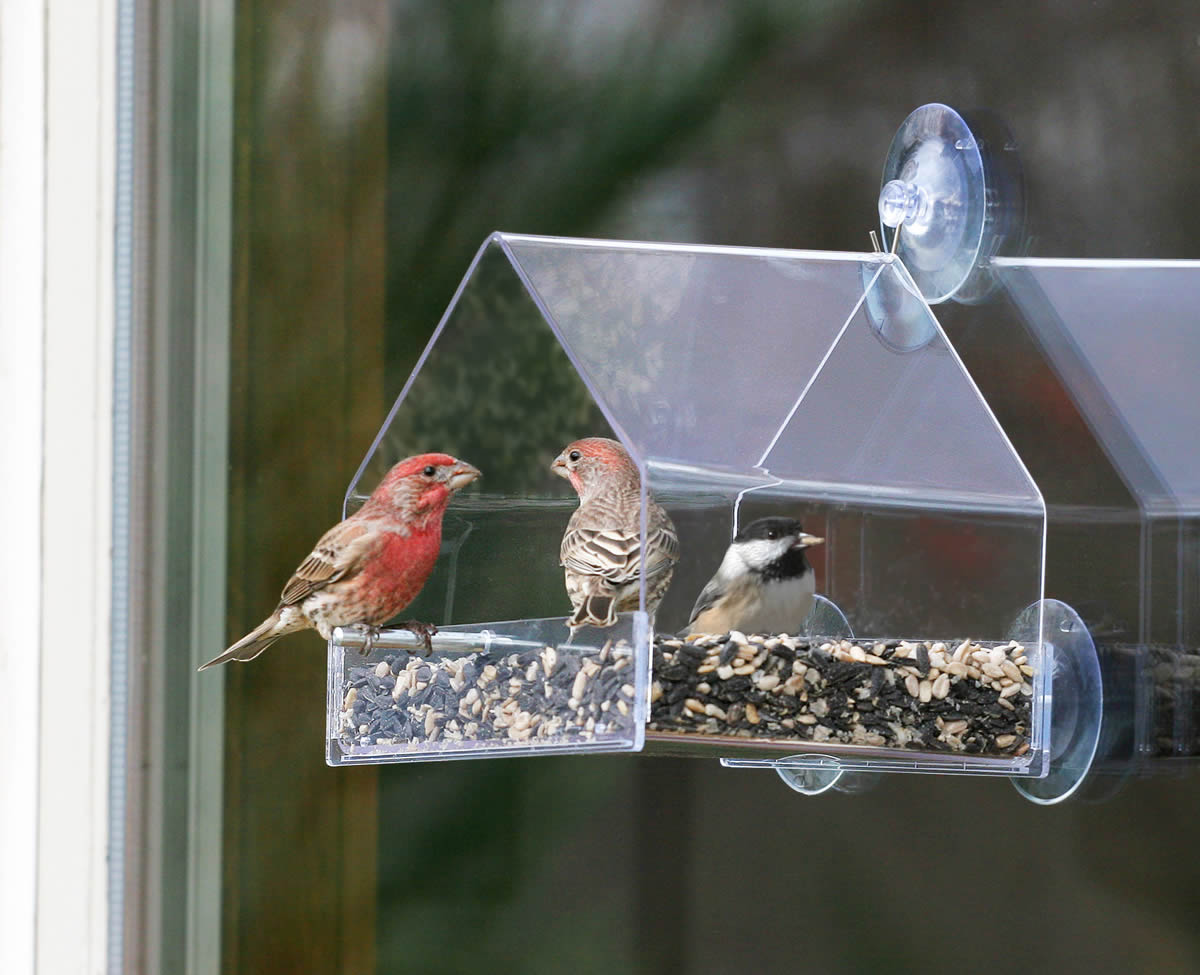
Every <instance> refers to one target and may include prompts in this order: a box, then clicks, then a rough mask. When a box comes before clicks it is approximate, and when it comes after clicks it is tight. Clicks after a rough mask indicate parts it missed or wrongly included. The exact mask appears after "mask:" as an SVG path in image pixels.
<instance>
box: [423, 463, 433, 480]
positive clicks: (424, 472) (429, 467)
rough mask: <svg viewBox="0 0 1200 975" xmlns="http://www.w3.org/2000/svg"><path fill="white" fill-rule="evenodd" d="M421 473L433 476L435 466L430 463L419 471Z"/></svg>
mask: <svg viewBox="0 0 1200 975" xmlns="http://www.w3.org/2000/svg"><path fill="white" fill-rule="evenodd" d="M421 473H422V474H424V475H425V476H426V477H433V475H434V474H436V473H437V468H436V467H434V466H433V465H432V464H430V465H429V466H428V467H426V468H425V470H423V471H421Z"/></svg>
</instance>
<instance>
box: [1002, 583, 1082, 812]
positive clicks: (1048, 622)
mask: <svg viewBox="0 0 1200 975" xmlns="http://www.w3.org/2000/svg"><path fill="white" fill-rule="evenodd" d="M1039 615H1040V616H1041V621H1042V623H1041V641H1042V663H1041V666H1042V668H1043V669H1044V670H1045V672H1046V675H1047V678H1048V679H1047V680H1046V681H1045V682H1044V683H1043V684H1042V689H1041V690H1040V691H1039V692H1036V696H1035V699H1034V707H1037V708H1042V709H1043V712H1046V711H1048V715H1047V716H1048V718H1049V722H1050V725H1049V726H1050V735H1049V756H1048V757H1049V763H1050V771H1049V772H1048V773H1047V774H1046V775H1045V776H1043V777H1042V778H1034V777H1032V776H1013V777H1012V779H1011V781H1012V784H1013V785H1014V786H1016V789H1017V791H1018V792H1019V793H1021V795H1023V796H1025V798H1026V799H1028V800H1030V801H1031V802H1036V803H1038V804H1040V805H1044V806H1049V805H1053V804H1054V803H1057V802H1062V801H1063V800H1064V799H1066V798H1068V797H1069V796H1071V795H1072V793H1074V792H1075V790H1076V789H1078V788H1079V786H1080V784H1081V783H1082V782H1083V780H1084V779H1085V778H1086V776H1087V774H1088V772H1089V770H1090V769H1091V767H1092V762H1093V761H1094V760H1095V757H1096V748H1097V746H1098V744H1099V742H1100V725H1101V716H1102V714H1103V703H1104V698H1103V691H1102V685H1101V681H1100V658H1099V657H1098V655H1097V654H1096V645H1095V643H1093V642H1092V636H1091V634H1090V633H1089V632H1088V628H1087V626H1086V625H1085V624H1084V622H1083V620H1081V619H1080V618H1079V614H1077V613H1076V612H1075V610H1073V609H1072V608H1071V607H1070V606H1068V605H1067V604H1066V603H1062V602H1059V601H1058V600H1057V599H1045V600H1042V601H1041V602H1040V603H1034V604H1033V605H1031V606H1029V607H1027V608H1026V609H1025V610H1024V611H1023V612H1022V613H1021V615H1020V616H1018V617H1017V620H1016V622H1015V623H1014V624H1013V628H1012V631H1011V633H1010V636H1011V637H1012V639H1014V640H1017V641H1019V642H1022V643H1025V644H1027V645H1032V644H1034V643H1035V642H1036V641H1037V640H1038V632H1039V631H1038V618H1039Z"/></svg>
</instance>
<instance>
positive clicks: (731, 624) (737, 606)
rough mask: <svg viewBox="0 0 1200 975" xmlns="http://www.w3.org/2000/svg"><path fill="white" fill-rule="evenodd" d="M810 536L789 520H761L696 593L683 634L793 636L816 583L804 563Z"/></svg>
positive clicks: (811, 540) (734, 543) (749, 528)
mask: <svg viewBox="0 0 1200 975" xmlns="http://www.w3.org/2000/svg"><path fill="white" fill-rule="evenodd" d="M823 541H825V539H823V538H817V537H816V536H815V535H809V534H808V533H807V532H805V531H804V529H803V528H802V527H801V526H800V522H798V521H796V520H795V519H794V518H760V519H758V521H755V522H751V523H750V524H749V525H747V526H746V527H745V528H743V529H742V530H741V531H740V532H738V534H737V536H736V537H735V538H734V540H733V541H732V542H731V543H730V545H729V548H728V549H727V550H726V552H725V558H724V559H722V561H721V566H720V568H718V569H717V574H716V575H714V576H713V577H712V579H710V580H709V582H708V585H707V586H705V587H704V589H703V591H702V592H701V593H700V597H699V598H698V599H697V600H696V605H695V607H694V608H693V609H692V615H691V618H690V619H689V620H688V626H687V632H688V633H727V632H728V631H729V630H741V631H742V632H743V633H796V632H798V631H799V629H800V627H801V624H803V622H804V619H805V617H807V616H808V612H809V610H810V609H811V608H812V604H813V592H814V591H815V579H814V575H813V570H812V566H810V565H809V564H808V560H807V559H806V558H805V557H804V550H805V549H806V548H807V547H808V546H810V545H818V544H820V543H821V542H823Z"/></svg>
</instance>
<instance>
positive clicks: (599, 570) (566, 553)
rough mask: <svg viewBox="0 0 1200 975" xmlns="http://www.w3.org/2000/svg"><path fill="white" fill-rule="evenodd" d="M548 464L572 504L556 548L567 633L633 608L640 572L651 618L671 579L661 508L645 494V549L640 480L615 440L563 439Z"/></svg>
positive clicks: (669, 533) (668, 532)
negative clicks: (566, 486) (574, 498)
mask: <svg viewBox="0 0 1200 975" xmlns="http://www.w3.org/2000/svg"><path fill="white" fill-rule="evenodd" d="M550 469H551V470H552V471H554V473H555V474H557V475H558V476H559V477H565V478H566V479H567V480H568V481H570V482H571V486H572V487H573V488H575V491H576V493H578V495H579V508H578V509H577V510H576V511H575V513H574V514H573V515H571V520H570V521H569V522H567V531H566V534H564V535H563V540H562V547H561V548H560V549H559V561H560V562H561V563H562V567H563V576H564V578H565V580H566V585H567V595H568V596H570V597H571V605H572V606H573V607H574V608H575V612H574V613H572V614H571V616H570V617H569V618H568V620H567V626H568V627H570V629H571V634H572V636H573V635H574V634H575V631H576V630H577V629H579V627H581V626H612V624H613V623H615V622H616V621H617V613H620V612H625V611H627V610H631V609H637V607H638V591H639V588H640V580H641V576H642V572H643V563H644V566H645V569H644V571H645V573H646V612H647V613H649V614H650V615H651V616H653V615H654V611H655V609H657V608H658V604H659V602H661V601H662V597H663V594H664V593H665V592H666V591H667V587H668V586H669V585H670V584H671V573H672V572H674V571H675V562H676V560H677V559H678V558H679V537H678V536H677V535H676V534H675V526H674V525H673V524H672V523H671V519H670V518H669V517H668V516H667V513H666V512H665V511H663V510H662V508H660V507H659V506H658V505H657V504H656V503H655V501H654V499H653V498H647V499H646V552H645V558H644V559H643V555H642V544H641V516H642V511H641V486H642V482H641V478H640V477H639V475H638V470H637V468H636V467H635V466H634V463H633V461H632V460H631V459H630V457H629V454H627V453H626V452H625V448H624V447H622V446H621V445H620V444H619V443H617V442H616V441H615V440H608V439H606V438H604V437H588V438H587V439H586V440H576V441H575V442H574V443H572V444H568V445H567V447H566V448H565V449H564V450H563V452H562V453H561V454H559V455H558V457H556V458H555V460H554V463H553V464H551V465H550Z"/></svg>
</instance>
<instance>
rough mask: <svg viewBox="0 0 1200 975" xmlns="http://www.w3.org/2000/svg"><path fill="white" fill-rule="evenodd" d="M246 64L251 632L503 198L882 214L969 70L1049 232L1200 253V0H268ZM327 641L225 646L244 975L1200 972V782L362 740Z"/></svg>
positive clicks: (1071, 252) (240, 386) (981, 326)
mask: <svg viewBox="0 0 1200 975" xmlns="http://www.w3.org/2000/svg"><path fill="white" fill-rule="evenodd" d="M236 65H237V76H236V94H237V115H236V119H235V127H236V150H235V179H236V186H235V212H234V222H235V241H234V255H233V273H234V301H233V308H232V318H233V333H234V352H233V355H234V359H233V363H232V368H233V404H232V406H233V410H232V415H233V416H234V420H233V423H232V425H231V431H230V437H231V471H230V519H229V526H230V528H229V531H230V538H229V544H230V562H229V578H230V592H229V634H230V637H231V638H234V637H236V636H238V635H240V634H241V633H243V632H245V631H246V630H247V629H248V628H249V627H250V626H251V625H253V624H254V623H256V622H257V621H258V620H259V619H260V618H261V617H262V616H263V614H264V613H265V612H266V611H267V609H269V608H270V606H272V605H273V604H274V601H275V600H276V599H277V596H278V591H279V586H280V585H281V583H282V581H283V580H284V579H286V578H287V575H288V573H289V572H290V571H291V570H292V568H293V567H294V566H295V565H296V564H297V563H298V562H299V560H300V559H301V558H302V557H303V555H304V554H305V553H306V552H307V551H308V545H309V544H310V543H311V541H312V540H313V539H314V538H316V537H317V535H318V534H319V532H320V531H321V530H323V529H324V528H325V527H326V526H327V525H328V524H329V523H330V522H332V521H333V520H334V519H335V518H336V517H337V515H338V511H339V502H340V499H341V497H342V494H343V492H344V490H345V488H346V485H347V483H348V482H349V480H350V478H351V476H352V475H353V472H354V471H355V469H356V468H357V466H358V463H359V462H360V460H361V458H362V456H363V455H364V453H365V452H366V450H367V449H368V447H369V446H370V444H371V441H372V438H373V437H374V434H375V432H376V430H377V429H378V427H379V424H380V423H381V421H382V420H383V418H384V416H385V415H386V413H387V410H388V408H389V407H390V405H391V403H392V401H393V400H394V398H395V396H396V395H397V393H398V392H399V390H400V389H401V387H402V385H403V383H404V381H405V379H406V378H407V376H408V374H409V372H410V370H411V368H412V366H413V365H414V363H415V361H416V359H417V357H418V355H419V354H420V352H421V350H422V348H423V347H424V345H425V343H426V341H427V339H428V337H429V335H430V333H431V332H432V330H433V328H434V327H435V326H436V324H437V322H438V320H439V319H440V317H441V315H442V313H443V312H444V310H445V308H446V307H447V305H448V303H449V302H450V300H451V298H452V296H453V294H454V292H455V288H456V287H457V285H458V283H459V281H460V280H461V278H462V276H463V274H464V273H465V271H466V269H467V267H468V264H469V262H470V261H471V259H472V257H473V256H474V254H475V252H476V251H477V249H478V248H479V246H480V244H481V243H482V242H483V240H484V239H485V238H486V236H487V234H488V233H490V232H491V231H493V230H497V229H503V230H509V231H516V232H525V233H535V234H562V235H572V236H594V237H622V238H630V239H651V240H677V241H688V242H695V243H724V244H745V245H763V246H782V247H799V248H811V249H829V250H855V251H858V250H865V249H868V247H869V244H868V238H867V234H868V231H869V230H870V229H872V228H873V227H876V226H877V223H878V221H877V218H876V211H875V199H876V195H877V192H878V186H879V176H880V171H881V168H882V164H883V160H884V157H885V154H886V151H887V147H888V145H889V143H890V141H891V138H892V135H893V133H894V132H895V130H896V128H897V127H898V126H899V124H900V122H901V121H902V120H903V119H904V118H905V116H906V115H907V114H908V113H909V112H910V111H911V110H912V109H913V108H915V107H917V106H919V105H921V104H924V103H926V102H931V101H943V102H946V103H949V104H951V105H954V106H956V107H960V108H964V109H967V108H976V107H980V108H987V109H990V110H992V111H994V112H996V113H997V114H998V115H999V116H1000V117H1002V118H1004V119H1005V120H1006V121H1007V122H1008V124H1009V126H1010V127H1011V128H1012V130H1013V132H1014V136H1015V138H1016V140H1017V142H1018V143H1019V146H1020V150H1021V153H1022V158H1023V160H1024V164H1025V167H1026V175H1027V179H1028V184H1029V198H1030V208H1029V209H1030V224H1029V239H1028V241H1027V242H1026V243H1025V247H1026V249H1027V250H1028V251H1029V252H1030V253H1032V254H1036V255H1039V256H1073V257H1131V258H1165V257H1176V258H1179V257H1191V258H1196V257H1200V245H1198V243H1197V237H1196V232H1195V222H1194V220H1193V219H1192V215H1193V214H1194V213H1196V212H1197V209H1198V204H1200V181H1197V180H1196V179H1195V176H1194V173H1195V160H1196V158H1197V156H1198V154H1200V116H1198V115H1197V111H1196V105H1197V104H1200V8H1197V6H1196V4H1195V3H1194V2H1190V0H1189V2H1183V0H1180V2H1148V3H1143V4H1138V5H1131V4H1127V3H1124V2H1121V0H1097V2H1094V3H1091V4H1088V5H1086V6H1084V5H1082V4H1079V3H1077V2H1072V0H1050V2H1046V3H1042V4H1038V5H1032V4H1028V3H1025V2H1022V0H1002V2H993V3H988V4H962V3H955V2H950V0H932V2H926V3H921V4H908V3H886V2H876V3H868V2H849V0H846V2H835V0H809V2H803V0H796V2H786V0H740V2H733V0H730V2H716V0H713V2H699V0H697V2H686V0H609V2H604V3H587V2H583V0H555V2H551V0H544V2H538V0H512V2H499V0H473V2H469V3H467V2H461V3H459V2H443V0H392V2H387V3H385V2H382V0H239V2H238V4H237V50H236ZM942 308H944V309H945V315H944V319H943V321H944V324H945V325H946V327H947V329H948V331H950V333H951V336H952V337H953V338H954V339H955V341H956V345H957V346H958V348H959V350H960V352H961V353H962V354H963V356H964V358H965V359H966V361H967V365H968V367H969V368H970V369H971V371H972V373H973V375H974V376H975V378H976V380H977V381H978V382H979V383H980V385H981V386H982V387H983V388H984V390H985V392H987V393H988V395H989V398H990V400H991V402H992V404H993V406H994V407H995V408H996V409H997V412H998V413H999V414H1000V417H1001V420H1002V421H1003V423H1004V425H1005V427H1006V429H1008V430H1009V431H1010V432H1011V433H1012V434H1013V436H1014V439H1016V440H1017V441H1018V447H1019V449H1020V450H1021V453H1022V455H1023V457H1025V459H1026V460H1027V462H1028V463H1029V465H1030V467H1031V469H1032V470H1033V472H1034V474H1035V477H1037V479H1038V481H1039V484H1046V483H1051V484H1058V485H1060V490H1061V493H1062V496H1063V497H1064V498H1066V499H1068V500H1070V499H1071V498H1073V497H1075V496H1077V495H1080V494H1082V495H1085V496H1086V498H1087V500H1095V498H1096V497H1097V496H1102V499H1104V500H1106V501H1108V502H1109V503H1115V504H1120V503H1123V502H1127V500H1128V499H1127V496H1126V495H1125V494H1124V489H1123V487H1122V486H1121V485H1120V483H1119V481H1118V480H1117V479H1116V478H1113V479H1112V483H1104V484H1099V485H1097V484H1095V483H1088V484H1079V483H1076V482H1073V481H1071V478H1070V471H1066V472H1063V470H1062V468H1063V464H1062V458H1063V456H1064V453H1065V454H1066V456H1071V454H1070V452H1071V451H1077V452H1079V453H1080V454H1089V455H1090V454H1094V453H1095V451H1096V450H1097V449H1098V448H1097V447H1096V445H1095V443H1094V442H1093V441H1092V440H1091V438H1090V436H1089V435H1088V434H1087V431H1086V427H1085V426H1084V424H1083V423H1082V421H1081V420H1080V418H1079V416H1078V415H1077V413H1076V412H1075V410H1074V408H1073V406H1072V405H1071V403H1070V401H1069V400H1068V399H1067V397H1065V395H1064V394H1063V393H1062V391H1061V389H1060V388H1059V387H1058V384H1057V382H1056V381H1055V380H1054V378H1053V376H1052V375H1051V374H1050V373H1049V372H1048V371H1046V372H1045V374H1034V375H1018V374H1014V373H1013V372H1012V370H1011V368H1010V367H1009V366H1007V365H1006V363H1007V361H1008V360H1009V358H1010V357H1009V355H1008V354H1007V351H1006V343H1008V342H1011V341H1027V340H1022V339H1020V338H1014V337H1013V335H1012V330H1011V329H1009V330H1005V329H1003V328H1001V327H1000V326H999V325H998V323H1001V324H1002V323H1003V317H1004V312H1003V310H1002V309H1001V310H993V309H984V310H972V311H971V312H970V314H967V313H965V312H964V311H963V310H962V309H957V308H947V307H946V306H942ZM941 314H942V311H941V309H939V315H941ZM499 351H500V350H497V349H478V350H477V355H478V360H477V365H478V368H479V369H480V370H482V371H484V372H486V371H488V370H490V369H491V368H492V365H493V359H495V360H497V361H498V360H499V359H500V355H499ZM535 351H536V350H535ZM530 359H531V362H530V364H529V369H536V365H537V364H536V362H534V361H533V360H536V359H537V356H536V355H533V354H531V355H530ZM510 362H511V360H510ZM542 366H543V368H544V369H545V370H546V372H545V375H543V376H540V377H539V376H538V375H536V373H535V374H534V375H532V376H530V375H527V372H528V370H527V369H526V368H522V369H521V370H520V373H521V375H522V376H523V377H524V379H525V380H526V381H528V382H529V383H531V384H532V385H533V386H535V387H539V388H540V387H541V386H542V385H543V384H553V382H554V381H555V377H554V375H553V372H554V363H552V362H549V361H547V362H544V363H542ZM510 368H511V366H510ZM497 375H500V376H503V375H504V374H503V373H502V372H499V373H497ZM492 381H493V382H496V383H500V382H502V381H503V380H502V379H497V378H496V376H493V377H492ZM441 408H442V409H443V411H444V413H445V415H453V412H454V406H453V405H450V404H442V406H441ZM572 409H573V410H574V412H572V411H567V414H568V415H567V418H566V420H564V425H563V427H562V430H565V429H566V428H567V427H569V426H570V425H571V424H570V420H571V419H572V418H573V419H574V420H575V421H576V422H587V420H586V417H587V415H588V414H587V412H586V404H584V406H583V407H578V404H577V406H576V407H573V408H572ZM580 410H582V412H580ZM559 432H561V430H559V429H556V430H555V431H554V435H555V436H557V435H558V433H559ZM581 432H583V431H581ZM414 436H415V434H414ZM548 436H549V434H548V433H545V432H543V431H536V432H530V441H531V443H532V442H536V443H537V444H538V449H541V450H546V449H548V448H547V447H546V445H545V444H544V443H543V441H544V440H545V439H546V437H548ZM519 456H525V454H524V452H521V451H514V453H513V462H514V463H516V462H517V458H518V457H519ZM545 459H546V460H548V459H549V458H548V457H547V458H545ZM539 462H540V461H539ZM1056 479H1057V480H1056ZM366 486H367V487H368V489H369V487H370V485H366ZM1073 492H1074V493H1073ZM292 639H293V640H294V641H295V645H288V646H287V647H281V648H279V649H278V650H275V651H272V652H271V653H269V654H267V655H265V656H264V657H262V658H261V659H260V660H259V661H256V662H255V663H254V665H253V666H250V667H241V666H238V667H230V668H227V670H228V676H227V678H226V679H227V681H228V684H227V687H228V692H227V714H228V717H227V741H228V747H227V750H226V752H227V766H226V800H225V802H226V814H225V877H226V883H225V892H224V893H225V900H224V904H223V916H224V933H223V941H224V948H223V951H224V959H225V961H224V965H223V970H224V971H226V972H229V973H239V972H240V973H251V972H253V973H268V972H293V971H314V972H341V973H346V975H367V973H370V972H379V973H399V972H408V971H412V972H422V973H437V972H447V973H450V972H455V973H457V972H468V971H475V970H489V969H492V968H498V967H503V968H504V969H505V970H514V971H521V972H529V973H539V972H547V973H549V972H564V971H571V972H592V971H595V972H601V971H603V972H614V971H617V972H620V971H641V972H647V973H666V972H689V973H690V972H703V973H708V972H711V973H724V972H732V971H742V970H746V969H751V968H753V969H755V970H762V971H814V972H879V971H887V972H906V971H918V970H920V971H943V970H944V971H960V970H981V969H983V970H986V969H991V968H1000V967H1001V966H1003V967H1004V968H1005V969H1008V968H1016V967H1020V968H1022V969H1024V970H1027V971H1064V970H1080V969H1084V970H1090V971H1094V972H1107V971H1114V972H1115V971H1129V970H1140V971H1196V970H1200V936H1198V935H1197V932H1196V928H1195V925H1194V922H1193V919H1192V914H1193V913H1194V911H1193V910H1192V908H1193V906H1194V904H1195V901H1193V900H1192V897H1193V896H1194V895H1193V890H1194V889H1195V887H1196V885H1197V882H1198V881H1200V867H1198V866H1197V865H1196V862H1195V860H1194V858H1193V857H1191V856H1189V855H1188V854H1187V850H1188V845H1187V844H1188V841H1187V839H1186V838H1187V837H1188V836H1189V835H1191V832H1192V820H1193V818H1194V809H1195V808H1196V806H1197V802H1198V801H1200V785H1198V783H1197V780H1196V778H1195V777H1175V778H1170V779H1161V778H1159V779H1154V780H1152V781H1147V782H1141V783H1136V784H1135V786H1134V787H1130V788H1127V789H1125V790H1124V791H1123V792H1122V793H1121V794H1120V795H1118V796H1117V797H1116V798H1114V799H1112V800H1110V801H1108V802H1105V803H1098V804H1087V803H1082V802H1076V803H1071V804H1067V805H1065V806H1062V807H1058V808H1052V809H1041V808H1037V807H1035V806H1033V805H1031V804H1029V803H1027V802H1025V801H1024V800H1023V799H1020V798H1019V797H1018V796H1017V795H1016V794H1015V793H1014V792H1013V791H1012V790H1011V788H1009V787H1008V786H1007V784H1005V783H1003V782H997V781H980V780H976V779H961V778H941V777H928V776H912V777H909V776H894V777H887V778H886V780H885V781H883V782H881V783H879V784H878V786H877V787H876V788H875V789H874V790H873V791H870V792H867V793H865V794H862V795H854V796H849V795H830V796H826V797H822V798H820V799H806V798H803V797H800V796H797V795H794V794H792V793H789V792H788V791H787V790H786V789H785V788H784V787H783V786H782V785H781V784H780V782H779V781H778V780H777V779H776V777H775V776H773V775H771V774H768V773H761V774H759V773H753V772H734V771H727V770H723V769H721V768H720V767H718V766H717V764H716V763H715V762H712V761H704V762H698V761H683V760H667V759H647V758H581V759H537V760H524V761H490V762H472V763H449V764H440V765H439V764H433V765H417V766H388V767H381V768H378V769H374V768H358V769H351V770H332V769H328V768H326V767H325V766H324V764H323V761H322V747H321V743H322V741H323V737H324V727H323V725H324V715H323V713H322V712H321V710H320V703H321V702H322V701H323V700H324V685H325V671H324V655H323V653H322V651H321V645H320V641H319V640H318V639H316V638H315V637H313V638H311V639H307V642H306V638H301V637H295V638H292Z"/></svg>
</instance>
